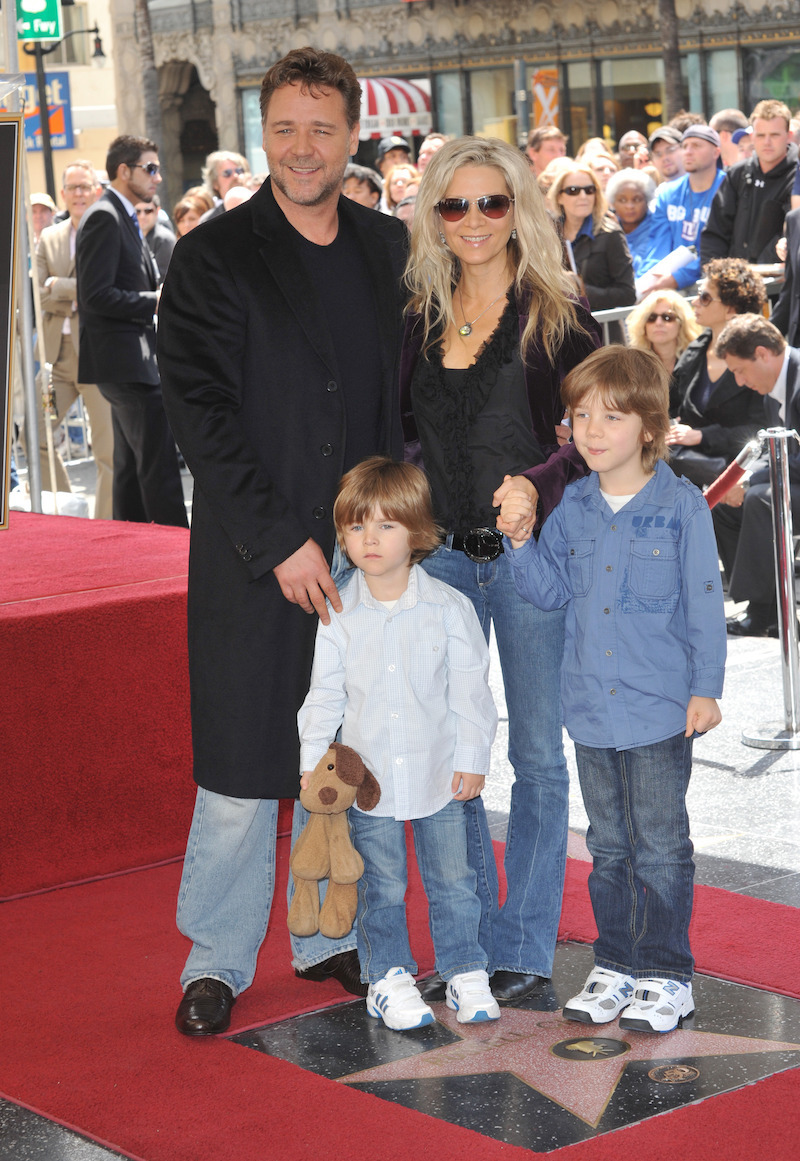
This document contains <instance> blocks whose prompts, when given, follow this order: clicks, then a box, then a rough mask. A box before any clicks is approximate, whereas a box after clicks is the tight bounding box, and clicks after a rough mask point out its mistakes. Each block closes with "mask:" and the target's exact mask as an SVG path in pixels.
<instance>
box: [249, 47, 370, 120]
mask: <svg viewBox="0 0 800 1161" xmlns="http://www.w3.org/2000/svg"><path fill="white" fill-rule="evenodd" d="M284 85H299V86H300V88H301V90H303V91H308V92H310V93H311V95H312V96H316V90H319V89H336V90H337V92H339V93H341V94H342V98H343V100H344V109H345V116H346V118H347V127H348V129H352V128H353V127H354V126H355V125H357V124H358V122H359V120H360V119H361V85H360V84H359V83H358V77H357V76H356V74H355V73H354V72H353V70H352V68H351V66H350V65H349V64H348V63H347V61H346V60H345V59H344V57H341V56H337V55H336V53H333V52H323V51H322V50H321V49H319V48H311V47H310V46H307V47H306V48H296V49H294V50H293V51H292V52H288V53H287V54H286V56H284V57H282V58H281V59H280V60H279V61H276V62H275V64H274V65H273V66H272V67H271V68H270V69H268V70H267V72H266V73H265V75H264V79H263V81H262V82H261V99H260V105H261V123H262V125H263V124H264V122H265V121H266V119H267V107H268V105H269V102H270V97H271V96H272V94H273V93H274V92H275V90H276V89H282V88H283V86H284Z"/></svg>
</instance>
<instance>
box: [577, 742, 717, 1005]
mask: <svg viewBox="0 0 800 1161" xmlns="http://www.w3.org/2000/svg"><path fill="white" fill-rule="evenodd" d="M575 753H576V756H577V759H578V773H579V775H580V780H581V791H582V792H583V801H584V804H585V806H586V813H587V814H588V815H589V823H590V826H589V830H588V833H587V835H586V845H587V846H588V848H589V852H590V853H591V856H592V859H593V861H594V862H593V868H592V873H591V874H590V875H589V894H590V895H591V899H592V907H593V908H594V917H595V921H596V923H597V930H598V933H599V935H598V939H597V941H596V942H595V945H594V957H595V963H596V964H597V965H598V967H604V968H610V969H611V970H612V971H615V972H625V973H626V974H627V975H631V976H634V977H635V978H637V979H641V978H643V977H645V976H662V977H667V978H669V979H672V980H682V981H683V982H684V983H688V982H689V981H690V980H691V978H692V970H693V968H694V960H693V959H692V953H691V949H690V947H689V920H690V919H691V917H692V899H693V886H694V863H693V861H692V849H693V848H692V843H691V840H690V839H689V817H688V815H687V813H686V790H687V788H688V786H689V776H690V774H691V772H692V742H691V739H690V738H685V737H684V736H683V734H677V735H676V736H675V737H674V738H667V739H666V741H664V742H654V743H653V744H652V745H650V746H638V747H636V748H635V749H632V750H619V751H617V750H603V749H594V748H593V747H590V746H581V745H577V744H576V746H575Z"/></svg>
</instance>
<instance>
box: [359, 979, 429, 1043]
mask: <svg viewBox="0 0 800 1161" xmlns="http://www.w3.org/2000/svg"><path fill="white" fill-rule="evenodd" d="M367 1012H368V1013H369V1015H370V1016H375V1018H376V1019H379V1020H383V1022H384V1024H385V1025H386V1027H387V1028H391V1029H393V1030H394V1031H395V1032H407V1031H408V1029H409V1028H422V1027H424V1025H425V1024H432V1023H433V1012H432V1011H431V1009H430V1008H429V1007H428V1005H427V1004H426V1003H425V1001H424V1000H423V998H422V996H421V995H420V994H419V992H418V991H417V989H416V986H415V984H414V977H413V976H411V975H409V974H408V972H407V971H406V969H405V968H400V967H396V968H392V970H391V971H389V972H387V973H386V975H385V976H384V977H383V979H382V980H378V982H377V983H375V984H370V985H369V991H368V992H367Z"/></svg>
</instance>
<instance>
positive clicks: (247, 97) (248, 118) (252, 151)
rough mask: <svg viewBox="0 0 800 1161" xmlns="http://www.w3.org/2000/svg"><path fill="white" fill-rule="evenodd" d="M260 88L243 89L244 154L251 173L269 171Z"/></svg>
mask: <svg viewBox="0 0 800 1161" xmlns="http://www.w3.org/2000/svg"><path fill="white" fill-rule="evenodd" d="M260 94H261V90H260V89H242V126H243V129H244V155H245V157H246V158H247V160H248V161H249V163H250V172H251V173H266V172H267V155H266V153H265V152H264V149H263V147H262V144H261V142H262V138H263V134H262V132H261V109H260V108H259V97H260Z"/></svg>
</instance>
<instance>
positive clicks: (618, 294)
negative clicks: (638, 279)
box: [547, 162, 636, 342]
mask: <svg viewBox="0 0 800 1161" xmlns="http://www.w3.org/2000/svg"><path fill="white" fill-rule="evenodd" d="M547 200H548V202H549V203H550V208H551V210H552V212H553V215H554V216H555V219H556V222H557V223H558V226H559V230H560V231H561V235H562V237H563V239H564V243H565V250H566V253H567V261H568V264H569V268H570V269H571V270H572V271H573V273H574V274H576V275H577V276H578V278H579V279H580V287H581V289H582V291H583V292H584V293H585V294H586V297H587V298H588V300H589V306H590V307H591V308H592V310H608V309H610V308H611V307H615V306H632V305H633V303H634V302H636V286H635V283H634V276H633V263H632V261H631V255H630V251H629V249H628V245H627V243H626V241H625V235H624V234H623V232H622V228H621V227H620V225H619V223H618V222H617V220H616V219H615V218H613V217H611V216H610V215H609V214H607V213H606V209H607V203H606V199H605V197H604V195H603V191H602V190H601V189H600V183H599V181H598V180H597V177H596V176H595V174H594V173H593V172H592V170H591V169H590V168H589V166H588V165H587V164H586V163H578V162H576V163H575V165H574V166H572V168H571V169H570V170H568V171H566V172H563V173H560V174H559V175H558V177H557V178H556V180H555V181H554V182H553V184H552V185H551V187H550V192H549V194H548V195H547ZM609 333H610V336H611V339H612V341H614V342H616V341H620V342H621V341H622V329H621V327H620V326H619V323H613V324H612V327H611V328H609Z"/></svg>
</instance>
